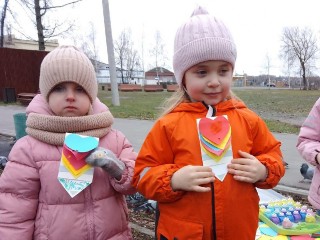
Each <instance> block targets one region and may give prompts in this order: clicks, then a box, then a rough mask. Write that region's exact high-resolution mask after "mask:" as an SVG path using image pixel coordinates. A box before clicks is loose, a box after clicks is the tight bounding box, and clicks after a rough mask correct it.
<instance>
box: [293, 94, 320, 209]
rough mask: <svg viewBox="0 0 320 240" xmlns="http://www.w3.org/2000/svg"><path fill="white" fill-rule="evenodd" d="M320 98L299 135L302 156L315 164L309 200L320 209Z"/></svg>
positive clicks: (299, 148)
mask: <svg viewBox="0 0 320 240" xmlns="http://www.w3.org/2000/svg"><path fill="white" fill-rule="evenodd" d="M319 119H320V98H319V99H318V100H317V102H316V103H315V104H314V106H313V107H312V109H311V111H310V113H309V115H308V117H307V118H306V120H305V121H304V123H303V124H302V127H301V129H300V133H299V136H298V143H297V149H298V151H299V153H300V154H301V156H302V157H303V158H304V159H305V160H306V161H307V162H308V163H310V164H311V165H313V166H315V169H314V174H313V178H312V182H311V186H310V189H309V196H308V200H309V202H310V203H311V204H312V206H313V207H314V208H316V209H320V164H317V163H316V156H317V154H318V153H319V152H320V124H319Z"/></svg>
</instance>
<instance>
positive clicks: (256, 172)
mask: <svg viewBox="0 0 320 240" xmlns="http://www.w3.org/2000/svg"><path fill="white" fill-rule="evenodd" d="M239 154H240V156H241V157H242V158H235V159H232V161H231V163H230V164H228V173H230V174H233V175H234V176H233V178H234V179H235V180H238V181H241V182H249V183H255V182H258V181H264V180H265V179H266V177H267V175H268V172H267V168H266V167H265V166H264V165H263V164H262V163H261V162H260V161H259V160H258V159H256V158H255V157H254V156H252V155H251V154H249V153H247V152H243V151H240V150H239Z"/></svg>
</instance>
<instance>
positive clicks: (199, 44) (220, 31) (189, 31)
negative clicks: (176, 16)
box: [173, 7, 237, 85]
mask: <svg viewBox="0 0 320 240" xmlns="http://www.w3.org/2000/svg"><path fill="white" fill-rule="evenodd" d="M236 58H237V49H236V45H235V43H234V41H233V38H232V36H231V33H230V31H229V30H228V28H227V27H226V26H225V25H224V23H223V22H222V21H220V20H218V19H217V18H215V17H213V16H212V15H209V13H208V12H207V11H206V10H205V9H204V8H202V7H197V8H196V9H195V10H194V12H193V13H192V15H191V18H190V19H188V20H187V21H186V22H185V23H183V24H182V25H181V26H180V28H178V30H177V33H176V37H175V41H174V55H173V70H174V74H175V77H176V81H177V83H178V84H179V85H180V84H181V82H182V79H183V76H184V73H185V72H186V71H187V70H188V69H189V68H191V67H192V66H194V65H196V64H198V63H201V62H205V61H209V60H221V61H226V62H229V63H231V64H232V67H233V68H234V64H235V61H236Z"/></svg>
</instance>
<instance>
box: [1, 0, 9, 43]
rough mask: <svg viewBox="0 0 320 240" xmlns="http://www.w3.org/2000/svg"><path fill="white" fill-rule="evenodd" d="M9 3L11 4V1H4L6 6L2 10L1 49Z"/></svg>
mask: <svg viewBox="0 0 320 240" xmlns="http://www.w3.org/2000/svg"><path fill="white" fill-rule="evenodd" d="M8 3H9V0H5V1H4V6H3V9H2V14H1V23H0V27H1V29H0V48H3V45H4V43H3V40H4V20H5V18H6V14H7V7H8Z"/></svg>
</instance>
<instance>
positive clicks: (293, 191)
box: [273, 185, 309, 198]
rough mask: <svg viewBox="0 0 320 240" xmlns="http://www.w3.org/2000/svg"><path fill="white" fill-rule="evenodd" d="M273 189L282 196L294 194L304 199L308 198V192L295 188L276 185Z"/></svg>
mask: <svg viewBox="0 0 320 240" xmlns="http://www.w3.org/2000/svg"><path fill="white" fill-rule="evenodd" d="M273 189H274V190H276V191H279V192H281V193H284V194H295V195H298V196H300V197H304V198H306V197H308V194H309V190H305V189H300V188H295V187H288V186H284V185H277V186H275V187H274V188H273Z"/></svg>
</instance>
